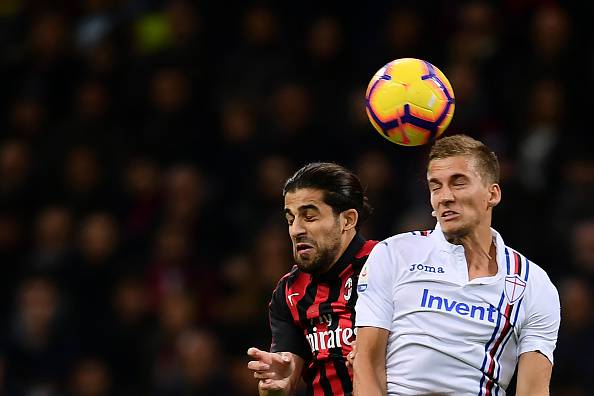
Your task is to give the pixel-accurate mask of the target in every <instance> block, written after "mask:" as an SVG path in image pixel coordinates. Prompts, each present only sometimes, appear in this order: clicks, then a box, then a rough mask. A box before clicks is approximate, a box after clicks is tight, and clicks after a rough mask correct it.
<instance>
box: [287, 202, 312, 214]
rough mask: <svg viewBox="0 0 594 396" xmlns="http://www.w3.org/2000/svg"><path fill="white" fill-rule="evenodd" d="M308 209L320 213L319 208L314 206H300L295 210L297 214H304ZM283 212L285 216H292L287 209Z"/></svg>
mask: <svg viewBox="0 0 594 396" xmlns="http://www.w3.org/2000/svg"><path fill="white" fill-rule="evenodd" d="M310 209H311V210H315V211H316V212H319V211H320V208H318V207H317V206H316V205H314V204H308V205H301V206H300V207H298V208H297V211H298V212H305V211H306V210H310ZM284 212H285V215H287V214H289V215H291V216H293V212H292V211H291V209H289V208H285V210H284Z"/></svg>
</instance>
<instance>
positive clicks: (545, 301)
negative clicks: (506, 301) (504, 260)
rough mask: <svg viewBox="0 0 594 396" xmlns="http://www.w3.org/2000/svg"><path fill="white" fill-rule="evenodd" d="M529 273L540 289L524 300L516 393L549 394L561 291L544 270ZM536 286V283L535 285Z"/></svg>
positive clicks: (529, 395) (531, 279)
mask: <svg viewBox="0 0 594 396" xmlns="http://www.w3.org/2000/svg"><path fill="white" fill-rule="evenodd" d="M537 270H538V269H537V268H535V270H534V271H531V272H530V276H531V278H530V281H531V283H532V285H536V284H537V285H538V288H537V289H532V290H529V291H530V292H531V293H530V294H529V295H528V297H526V294H525V297H524V299H525V300H526V301H524V304H525V305H524V306H525V309H526V312H527V320H526V323H525V324H524V325H523V326H522V328H521V330H520V337H519V344H518V353H519V355H520V358H519V360H518V375H517V385H516V395H519V396H532V395H534V396H542V395H546V396H548V395H549V382H550V380H551V372H552V370H553V351H554V350H555V345H556V342H557V334H558V331H559V324H560V321H561V315H560V313H561V312H560V304H559V294H558V293H557V289H556V288H555V286H554V285H553V284H552V283H551V281H550V280H549V278H548V276H547V275H546V274H545V273H544V271H542V270H541V271H537ZM532 287H534V286H532Z"/></svg>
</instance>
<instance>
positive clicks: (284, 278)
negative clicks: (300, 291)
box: [276, 265, 304, 289]
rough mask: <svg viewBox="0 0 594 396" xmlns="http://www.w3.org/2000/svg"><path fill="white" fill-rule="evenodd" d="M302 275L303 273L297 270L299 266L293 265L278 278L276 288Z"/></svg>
mask: <svg viewBox="0 0 594 396" xmlns="http://www.w3.org/2000/svg"><path fill="white" fill-rule="evenodd" d="M303 275H304V273H303V272H301V271H300V270H299V267H297V265H293V267H292V268H291V270H290V271H289V272H287V273H286V274H284V275H283V276H282V277H281V278H280V279H279V280H278V283H277V286H276V288H277V289H278V288H279V287H281V286H285V285H287V284H291V283H293V282H294V281H295V280H296V279H297V278H299V277H300V276H303Z"/></svg>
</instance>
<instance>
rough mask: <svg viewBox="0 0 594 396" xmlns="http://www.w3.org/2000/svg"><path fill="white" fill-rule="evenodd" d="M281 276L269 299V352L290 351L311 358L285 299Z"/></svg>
mask: <svg viewBox="0 0 594 396" xmlns="http://www.w3.org/2000/svg"><path fill="white" fill-rule="evenodd" d="M285 280H286V278H283V279H282V280H281V281H280V282H279V283H278V285H277V287H276V289H275V290H274V293H273V294H272V299H271V300H270V306H269V314H270V331H271V333H272V342H271V345H270V352H291V353H294V354H295V355H298V356H300V357H302V358H303V359H305V360H309V359H310V358H311V350H310V348H309V346H308V344H307V342H306V339H305V335H304V333H303V331H302V330H301V328H299V327H298V326H297V325H296V324H295V321H294V320H293V317H292V315H291V311H289V307H288V306H287V302H286V299H285V294H286V292H285V285H286V282H285Z"/></svg>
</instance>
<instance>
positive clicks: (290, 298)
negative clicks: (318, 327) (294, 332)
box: [285, 272, 311, 322]
mask: <svg viewBox="0 0 594 396" xmlns="http://www.w3.org/2000/svg"><path fill="white" fill-rule="evenodd" d="M310 282H311V275H309V274H306V273H303V272H302V273H300V274H299V276H298V277H297V279H296V280H295V282H293V283H292V284H289V282H287V284H286V286H285V298H286V300H287V306H288V307H289V309H290V310H291V315H292V316H293V319H294V320H295V321H296V322H297V321H299V312H298V311H297V304H298V303H299V301H301V299H302V298H304V297H305V288H306V287H307V285H309V283H310Z"/></svg>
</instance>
